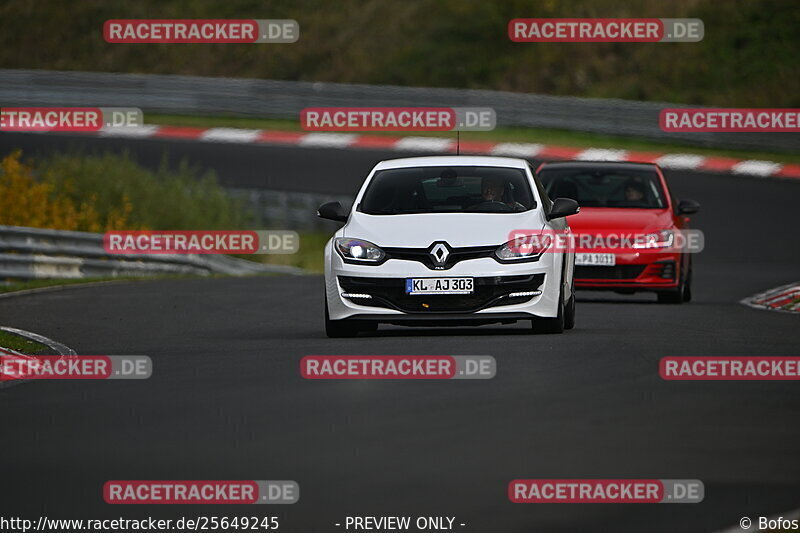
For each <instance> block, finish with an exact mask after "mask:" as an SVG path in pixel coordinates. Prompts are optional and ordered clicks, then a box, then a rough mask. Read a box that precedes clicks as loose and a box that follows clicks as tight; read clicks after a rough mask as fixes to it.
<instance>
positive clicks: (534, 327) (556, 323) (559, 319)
mask: <svg viewBox="0 0 800 533" xmlns="http://www.w3.org/2000/svg"><path fill="white" fill-rule="evenodd" d="M564 307H565V306H564V289H563V288H562V289H561V290H560V291H559V292H558V314H557V315H556V316H555V318H534V319H532V320H531V331H532V332H533V333H537V334H545V335H547V334H558V333H564V326H565V321H564V315H565V314H566V313H565V309H564Z"/></svg>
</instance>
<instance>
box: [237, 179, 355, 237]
mask: <svg viewBox="0 0 800 533" xmlns="http://www.w3.org/2000/svg"><path fill="white" fill-rule="evenodd" d="M227 191H228V192H229V193H230V194H231V195H232V196H236V197H238V198H241V199H242V200H243V201H244V204H245V206H246V207H247V209H248V211H249V212H251V213H252V214H253V215H254V216H255V221H254V222H255V225H257V226H260V227H271V228H281V229H291V230H297V231H321V232H328V233H333V232H334V231H336V229H337V228H339V227H340V226H341V224H339V223H337V222H331V221H330V220H324V219H321V218H319V217H317V208H318V207H319V206H320V205H322V204H324V203H325V202H334V201H337V202H341V204H342V205H344V206H350V205H352V203H353V197H352V196H343V195H330V194H318V193H308V192H295V191H275V190H271V189H253V188H248V189H244V188H228V189H227Z"/></svg>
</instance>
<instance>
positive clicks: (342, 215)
mask: <svg viewBox="0 0 800 533" xmlns="http://www.w3.org/2000/svg"><path fill="white" fill-rule="evenodd" d="M317 216H318V217H319V218H327V219H328V220H335V221H336V222H347V212H346V211H345V210H344V207H342V204H340V203H339V202H328V203H325V204H322V205H321V206H319V209H317Z"/></svg>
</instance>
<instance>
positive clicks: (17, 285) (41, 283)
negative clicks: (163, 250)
mask: <svg viewBox="0 0 800 533" xmlns="http://www.w3.org/2000/svg"><path fill="white" fill-rule="evenodd" d="M222 277H227V276H225V275H223V274H210V275H208V276H201V275H199V274H158V275H154V276H146V277H145V276H118V277H93V278H79V279H73V278H70V279H36V280H30V281H18V282H11V283H9V284H6V285H0V294H3V293H9V292H17V291H25V290H31V289H43V288H47V287H61V286H70V285H84V284H87V283H105V282H112V281H137V282H139V281H153V280H169V279H207V278H222Z"/></svg>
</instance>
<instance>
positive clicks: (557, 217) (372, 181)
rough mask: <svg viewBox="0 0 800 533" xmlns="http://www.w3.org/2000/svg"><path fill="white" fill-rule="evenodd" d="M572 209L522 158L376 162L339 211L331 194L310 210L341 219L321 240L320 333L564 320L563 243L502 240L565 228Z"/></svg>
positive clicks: (568, 269) (552, 326) (545, 326)
mask: <svg viewBox="0 0 800 533" xmlns="http://www.w3.org/2000/svg"><path fill="white" fill-rule="evenodd" d="M578 210H579V208H578V204H577V202H575V201H574V200H571V199H566V198H559V199H556V200H555V201H554V202H553V201H551V200H550V198H548V197H547V194H546V193H545V192H544V189H543V187H542V186H541V184H540V183H539V182H537V179H536V177H535V175H534V171H533V169H532V168H531V166H530V164H529V163H528V162H527V161H525V160H524V159H513V158H505V157H477V156H441V157H414V158H405V159H394V160H391V161H382V162H380V163H378V164H377V165H376V166H375V168H373V169H372V171H371V172H370V174H369V176H367V179H366V180H365V181H364V184H363V185H362V186H361V189H360V191H359V192H358V195H357V196H356V199H355V202H354V204H353V208H352V210H351V211H350V213H349V214H348V213H347V211H346V210H345V209H344V208H343V207H342V206H341V204H340V203H339V202H329V203H326V204H324V205H322V206H320V208H319V210H318V212H317V214H318V215H319V216H320V217H322V218H326V219H330V220H336V221H340V222H345V224H344V226H342V228H340V229H339V231H337V232H336V234H335V235H334V236H333V237H332V238H331V240H330V241H328V243H327V245H326V246H325V331H326V333H327V335H328V336H329V337H349V336H355V335H357V334H358V333H359V332H361V331H375V330H376V329H377V326H378V324H379V323H387V324H397V325H408V326H453V325H470V324H487V323H513V322H515V321H517V320H531V321H532V326H533V327H532V331H534V332H542V333H561V332H562V331H563V330H564V329H570V328H572V327H573V326H574V324H575V297H574V295H573V270H574V264H575V254H574V252H571V251H569V250H568V249H565V251H554V250H547V249H544V248H546V246H544V243H542V246H531V247H519V246H513V243H512V242H510V241H512V240H513V235H514V233H515V232H519V231H520V230H531V229H534V230H544V231H549V230H560V231H561V232H569V226H568V225H567V222H566V220H565V218H564V217H566V216H569V215H572V214H575V213H577V212H578ZM523 248H524V249H523ZM548 252H550V253H548Z"/></svg>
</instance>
